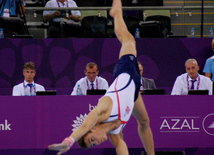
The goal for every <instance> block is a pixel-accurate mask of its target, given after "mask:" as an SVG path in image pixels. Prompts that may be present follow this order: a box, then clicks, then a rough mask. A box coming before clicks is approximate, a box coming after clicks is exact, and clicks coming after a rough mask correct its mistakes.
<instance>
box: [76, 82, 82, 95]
mask: <svg viewBox="0 0 214 155" xmlns="http://www.w3.org/2000/svg"><path fill="white" fill-rule="evenodd" d="M77 95H82V91H81V88H80V85H79V84H78V86H77Z"/></svg>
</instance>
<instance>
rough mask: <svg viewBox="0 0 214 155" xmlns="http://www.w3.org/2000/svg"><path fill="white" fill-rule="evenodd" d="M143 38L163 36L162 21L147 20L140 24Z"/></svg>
mask: <svg viewBox="0 0 214 155" xmlns="http://www.w3.org/2000/svg"><path fill="white" fill-rule="evenodd" d="M140 37H141V38H162V37H163V35H162V31H161V23H160V22H159V21H146V22H142V23H141V24H140Z"/></svg>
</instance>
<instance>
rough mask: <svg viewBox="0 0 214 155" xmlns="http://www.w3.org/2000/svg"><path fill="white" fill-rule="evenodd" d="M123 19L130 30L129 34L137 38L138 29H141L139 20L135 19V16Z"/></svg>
mask: <svg viewBox="0 0 214 155" xmlns="http://www.w3.org/2000/svg"><path fill="white" fill-rule="evenodd" d="M123 19H124V21H125V23H126V26H127V28H128V30H129V32H130V33H131V34H132V35H133V36H135V31H136V28H139V27H140V25H139V23H140V20H139V18H137V17H134V16H123Z"/></svg>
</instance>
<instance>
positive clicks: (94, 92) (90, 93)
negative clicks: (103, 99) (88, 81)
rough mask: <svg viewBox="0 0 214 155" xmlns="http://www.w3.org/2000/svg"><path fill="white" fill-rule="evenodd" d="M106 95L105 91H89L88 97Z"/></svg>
mask: <svg viewBox="0 0 214 155" xmlns="http://www.w3.org/2000/svg"><path fill="white" fill-rule="evenodd" d="M105 93H106V90H105V89H94V90H90V89H88V90H87V95H104V94H105Z"/></svg>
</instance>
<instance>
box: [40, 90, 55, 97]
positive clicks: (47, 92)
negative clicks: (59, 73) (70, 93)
mask: <svg viewBox="0 0 214 155" xmlns="http://www.w3.org/2000/svg"><path fill="white" fill-rule="evenodd" d="M36 95H37V96H42V95H56V90H45V91H37V92H36Z"/></svg>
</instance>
